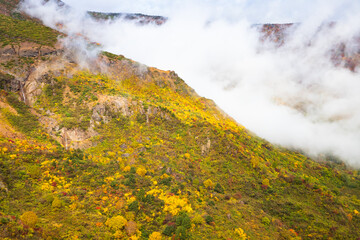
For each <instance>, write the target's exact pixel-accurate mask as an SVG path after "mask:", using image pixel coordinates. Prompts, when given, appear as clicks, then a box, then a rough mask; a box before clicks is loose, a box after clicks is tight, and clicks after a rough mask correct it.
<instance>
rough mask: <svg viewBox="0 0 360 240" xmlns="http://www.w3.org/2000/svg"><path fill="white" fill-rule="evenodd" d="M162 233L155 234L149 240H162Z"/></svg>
mask: <svg viewBox="0 0 360 240" xmlns="http://www.w3.org/2000/svg"><path fill="white" fill-rule="evenodd" d="M161 239H162V237H161V233H159V232H153V233H152V234H151V235H150V236H149V240H161Z"/></svg>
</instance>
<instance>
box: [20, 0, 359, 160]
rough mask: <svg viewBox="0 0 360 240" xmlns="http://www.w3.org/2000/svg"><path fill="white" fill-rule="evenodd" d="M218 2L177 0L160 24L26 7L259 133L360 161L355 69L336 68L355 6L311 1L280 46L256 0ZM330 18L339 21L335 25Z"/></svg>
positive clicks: (352, 36)
mask: <svg viewBox="0 0 360 240" xmlns="http://www.w3.org/2000/svg"><path fill="white" fill-rule="evenodd" d="M155 2H156V1H155ZM155 2H154V4H156V3H155ZM220 2H221V1H203V2H201V1H182V3H181V4H180V3H179V1H173V3H171V4H169V6H168V7H169V8H168V9H167V10H166V13H167V14H169V15H167V16H166V17H168V21H167V22H166V24H164V25H161V26H158V25H155V24H148V25H145V26H139V25H138V24H135V23H133V22H129V21H124V20H122V19H119V20H118V21H102V22H96V21H94V20H92V19H91V18H89V17H88V16H87V15H86V14H85V13H84V12H77V11H76V10H71V9H62V8H59V7H57V6H56V4H55V3H53V2H51V1H50V2H49V3H47V4H41V3H39V1H34V0H26V1H25V2H24V3H23V5H22V9H23V10H24V11H26V12H27V13H28V14H30V15H32V16H35V17H38V18H40V19H42V21H43V22H44V23H45V24H46V25H48V26H51V27H54V28H56V24H57V23H59V22H60V23H62V24H64V26H65V27H66V29H65V30H64V31H66V33H71V34H76V33H81V34H83V35H84V36H86V37H87V38H89V39H91V41H96V42H99V43H101V44H102V46H103V47H104V49H105V50H108V51H111V52H114V53H118V54H123V55H125V56H127V57H129V58H132V59H134V60H136V61H139V62H142V63H144V64H147V65H151V66H155V67H158V68H162V69H171V70H175V71H176V72H177V73H178V74H179V76H181V77H182V78H183V79H184V80H185V81H186V82H187V83H188V84H189V85H190V86H191V87H193V88H194V89H195V90H196V91H197V92H198V93H199V94H200V95H202V96H205V97H207V98H211V99H213V100H215V102H216V103H217V104H218V105H219V106H220V107H221V108H222V109H224V110H225V111H226V112H227V113H228V114H229V115H231V116H232V117H233V118H234V119H236V120H237V121H238V122H239V123H241V124H242V125H244V126H245V127H246V128H248V129H250V130H251V131H253V132H255V133H256V134H257V135H259V136H260V137H263V138H265V139H267V140H269V141H271V142H273V143H276V144H281V145H284V146H287V147H293V148H297V149H302V150H303V151H306V152H307V153H308V154H310V155H313V156H317V155H319V154H332V155H335V156H337V157H340V158H341V159H343V160H344V161H345V162H346V163H348V164H350V165H352V166H355V167H360V149H359V146H360V110H359V108H358V106H359V104H360V95H359V94H358V90H359V89H360V80H359V79H360V78H359V73H358V72H357V71H356V69H355V71H349V69H346V68H343V67H342V65H343V64H344V63H343V62H342V60H341V59H340V60H339V61H340V62H339V64H338V65H335V64H334V61H333V59H332V54H333V52H334V49H335V50H336V49H337V48H339V46H341V45H342V44H346V49H345V50H344V54H345V55H349V56H350V55H354V54H355V55H356V54H358V52H357V51H358V49H359V46H358V44H359V42H357V41H356V38H357V37H358V34H359V30H360V26H356V23H357V22H359V20H360V19H359V18H360V17H359V16H357V14H354V13H355V12H356V9H357V10H360V6H359V4H357V3H352V2H351V1H343V2H342V3H339V1H326V2H325V1H321V0H318V1H314V3H313V8H312V11H311V12H307V13H306V19H301V18H300V17H299V18H297V19H300V20H302V23H301V24H300V25H294V26H293V27H289V28H288V29H287V30H286V32H287V35H286V36H287V37H286V40H285V42H284V43H283V44H282V45H281V47H279V45H278V44H275V43H274V42H273V41H265V42H264V41H261V33H259V31H258V30H257V28H256V27H254V26H253V20H251V19H253V18H249V17H247V15H246V14H244V12H246V9H247V7H249V6H251V8H250V9H251V10H252V13H251V16H255V15H256V11H255V10H256V8H254V6H252V5H251V4H250V3H249V2H250V1H245V0H243V1H234V3H235V2H236V4H235V5H233V6H231V4H229V3H228V4H224V6H225V7H219V6H222V5H217V4H218V3H220ZM231 2H232V1H230V3H231ZM255 2H256V1H255ZM270 2H271V4H267V6H268V8H266V12H265V8H263V7H262V8H259V13H258V14H263V15H264V16H265V18H264V19H267V17H268V18H271V16H276V14H277V12H279V14H280V12H281V11H279V8H281V6H282V5H281V4H284V1H280V0H279V1H270ZM295 3H296V4H298V5H299V4H300V2H299V1H295ZM121 4H123V5H124V8H123V9H124V11H125V10H129V9H132V8H131V7H129V6H131V3H130V1H121V3H120V5H121ZM296 4H295V5H296ZM241 6H242V7H244V8H243V9H241ZM293 6H294V5H293ZM299 6H300V5H299ZM162 8H164V6H162V7H161V9H162ZM299 8H300V7H299ZM119 9H120V10H121V6H120V7H119ZM154 9H156V5H154ZM338 9H340V10H338ZM158 10H159V9H158ZM124 11H123V12H124ZM339 11H341V14H339ZM133 12H139V11H136V10H135V9H134V11H133ZM159 12H161V11H158V12H156V13H155V14H159ZM146 13H148V12H146ZM315 13H316V14H315ZM278 19H279V20H280V21H281V19H286V17H283V18H281V16H280V17H279V18H278ZM334 19H335V20H336V24H330V23H331V21H332V20H334Z"/></svg>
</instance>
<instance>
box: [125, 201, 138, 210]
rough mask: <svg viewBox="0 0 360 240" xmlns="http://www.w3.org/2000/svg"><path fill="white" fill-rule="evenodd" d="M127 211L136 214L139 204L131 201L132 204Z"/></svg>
mask: <svg viewBox="0 0 360 240" xmlns="http://www.w3.org/2000/svg"><path fill="white" fill-rule="evenodd" d="M128 209H129V211H133V212H135V213H137V212H138V211H139V202H138V201H133V202H132V203H130V204H129V206H128Z"/></svg>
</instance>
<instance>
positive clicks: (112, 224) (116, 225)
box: [105, 215, 127, 230]
mask: <svg viewBox="0 0 360 240" xmlns="http://www.w3.org/2000/svg"><path fill="white" fill-rule="evenodd" d="M126 223H127V220H126V219H125V218H124V217H123V216H120V215H119V216H116V217H112V218H109V219H108V220H106V222H105V224H106V226H108V227H109V228H112V229H114V230H120V229H122V228H123V227H124V226H125V225H126Z"/></svg>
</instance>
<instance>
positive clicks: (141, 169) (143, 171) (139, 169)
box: [136, 167, 147, 177]
mask: <svg viewBox="0 0 360 240" xmlns="http://www.w3.org/2000/svg"><path fill="white" fill-rule="evenodd" d="M136 173H137V175H139V176H142V177H143V176H145V174H146V173H147V170H146V169H145V168H142V167H140V168H138V169H137V170H136Z"/></svg>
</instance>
